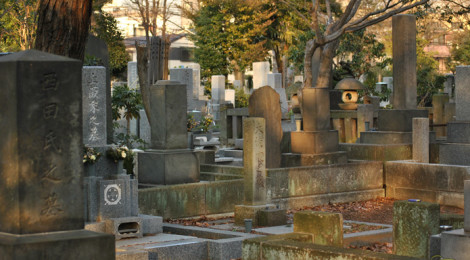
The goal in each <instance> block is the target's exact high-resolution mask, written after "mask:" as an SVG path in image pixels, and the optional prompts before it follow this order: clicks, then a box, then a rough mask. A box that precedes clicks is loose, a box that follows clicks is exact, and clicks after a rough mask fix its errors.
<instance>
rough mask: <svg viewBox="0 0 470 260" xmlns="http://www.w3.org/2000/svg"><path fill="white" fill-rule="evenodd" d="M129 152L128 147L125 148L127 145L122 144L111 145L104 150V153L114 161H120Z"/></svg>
mask: <svg viewBox="0 0 470 260" xmlns="http://www.w3.org/2000/svg"><path fill="white" fill-rule="evenodd" d="M128 152H129V149H127V146H125V145H122V146H117V145H113V146H111V148H109V149H108V150H107V151H106V155H107V156H108V157H109V158H110V159H113V160H114V162H116V163H117V162H118V161H122V160H124V159H126V157H127V153H128Z"/></svg>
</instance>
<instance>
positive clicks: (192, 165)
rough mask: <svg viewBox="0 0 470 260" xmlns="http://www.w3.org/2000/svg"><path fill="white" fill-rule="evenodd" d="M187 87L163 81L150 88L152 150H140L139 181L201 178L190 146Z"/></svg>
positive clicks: (176, 182)
mask: <svg viewBox="0 0 470 260" xmlns="http://www.w3.org/2000/svg"><path fill="white" fill-rule="evenodd" d="M181 97H186V86H185V85H184V84H181V83H179V82H177V81H168V80H161V81H158V82H157V84H155V85H153V86H152V87H151V88H150V109H151V113H150V115H151V117H150V118H149V122H150V131H151V142H150V149H148V150H145V152H142V153H138V155H137V163H138V176H139V183H146V184H165V185H166V184H179V183H190V182H198V181H199V161H198V159H197V156H196V154H195V152H194V151H193V150H190V149H189V148H188V147H189V146H188V136H187V134H188V133H187V129H186V111H187V109H186V107H187V106H186V99H185V98H181Z"/></svg>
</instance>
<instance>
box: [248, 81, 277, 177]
mask: <svg viewBox="0 0 470 260" xmlns="http://www.w3.org/2000/svg"><path fill="white" fill-rule="evenodd" d="M248 103H249V106H248V113H249V116H250V117H262V118H264V119H265V125H266V134H265V139H266V144H265V145H266V167H267V168H279V167H281V140H282V126H281V120H282V114H281V107H280V105H279V94H277V93H276V91H274V89H272V88H271V87H269V86H264V87H262V88H259V89H257V90H255V91H253V94H251V96H250V100H249V102H248Z"/></svg>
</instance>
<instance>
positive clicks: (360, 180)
mask: <svg viewBox="0 0 470 260" xmlns="http://www.w3.org/2000/svg"><path fill="white" fill-rule="evenodd" d="M227 168H229V169H227V170H228V171H224V166H220V165H219V166H217V167H215V168H213V170H217V171H218V172H234V171H239V170H240V169H241V168H239V167H233V166H227ZM204 169H205V170H209V169H211V167H208V166H205V168H204ZM383 182H384V180H383V170H382V163H381V162H353V163H348V164H337V165H324V166H309V167H295V168H279V169H268V178H267V186H268V189H267V190H268V191H267V193H268V194H267V195H268V196H267V197H268V202H270V203H275V204H279V205H280V206H282V207H283V208H286V209H291V208H299V207H303V206H316V205H321V204H326V203H329V202H333V203H336V202H349V201H358V200H367V199H372V198H376V197H379V196H384V189H383ZM242 203H243V179H238V180H229V181H213V182H200V183H192V184H181V185H167V186H163V185H162V186H158V187H154V188H145V189H139V208H140V212H141V213H142V214H149V215H156V216H163V218H180V217H190V216H198V215H206V214H219V213H228V212H233V211H234V206H235V205H239V204H242Z"/></svg>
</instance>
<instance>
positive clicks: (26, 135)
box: [0, 50, 84, 234]
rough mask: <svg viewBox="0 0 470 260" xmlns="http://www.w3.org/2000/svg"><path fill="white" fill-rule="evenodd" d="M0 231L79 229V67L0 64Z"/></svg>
mask: <svg viewBox="0 0 470 260" xmlns="http://www.w3.org/2000/svg"><path fill="white" fill-rule="evenodd" d="M0 71H2V73H1V74H0V82H3V83H2V94H1V95H0V158H1V159H0V180H1V181H0V190H1V191H2V196H1V198H0V232H8V233H12V234H31V233H39V232H51V231H62V230H77V229H82V228H83V227H84V214H83V212H84V203H83V199H84V197H83V188H82V180H83V162H82V159H81V157H82V154H83V139H82V110H81V108H82V90H81V88H82V86H81V77H82V74H81V71H82V63H81V61H78V60H74V59H70V58H66V57H62V56H57V55H53V54H49V53H45V52H40V51H36V50H28V51H23V52H18V53H14V54H10V55H6V56H4V57H1V58H0Z"/></svg>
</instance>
